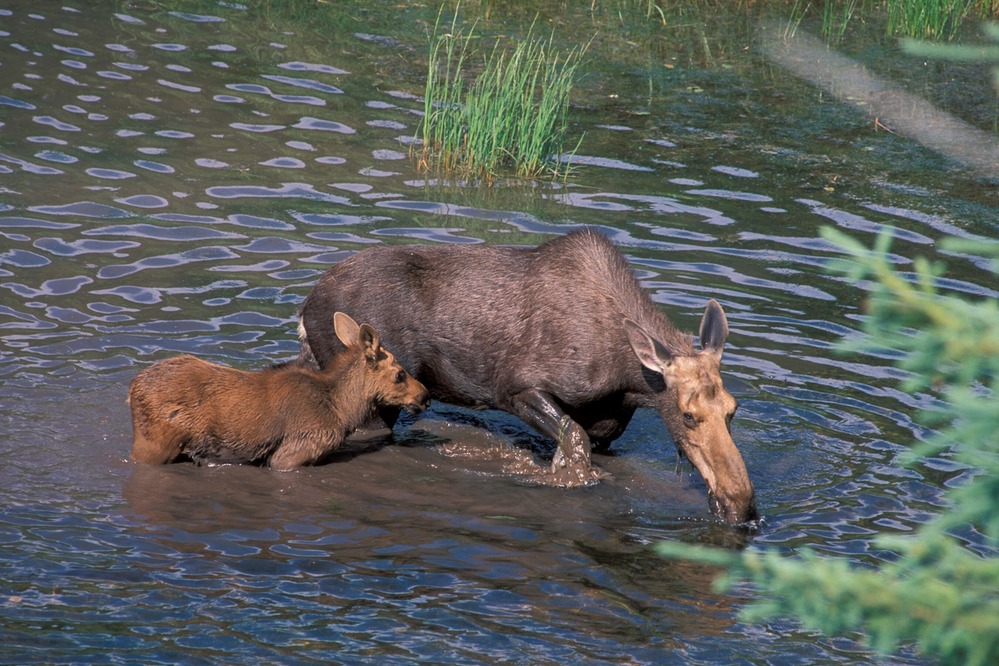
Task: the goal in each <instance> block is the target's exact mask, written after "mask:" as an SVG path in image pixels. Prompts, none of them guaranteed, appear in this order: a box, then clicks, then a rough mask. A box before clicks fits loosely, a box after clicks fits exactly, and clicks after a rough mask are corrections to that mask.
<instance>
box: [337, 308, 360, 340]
mask: <svg viewBox="0 0 999 666" xmlns="http://www.w3.org/2000/svg"><path fill="white" fill-rule="evenodd" d="M333 332H334V333H336V337H338V338H340V342H342V343H343V346H344V347H350V346H351V345H356V344H357V341H358V333H359V332H360V326H358V325H357V322H356V321H354V320H353V319H351V318H350V315H348V314H345V313H343V312H337V313H335V314H334V315H333Z"/></svg>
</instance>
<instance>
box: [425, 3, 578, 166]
mask: <svg viewBox="0 0 999 666" xmlns="http://www.w3.org/2000/svg"><path fill="white" fill-rule="evenodd" d="M439 27H440V25H439V24H438V26H437V28H435V30H434V34H433V35H432V36H431V50H430V64H429V68H428V72H427V85H426V92H425V96H424V116H423V122H422V123H421V126H420V129H419V130H418V133H419V134H420V135H421V138H422V139H423V144H422V146H421V147H420V148H419V151H420V152H419V158H418V164H419V167H420V168H421V169H422V170H424V171H426V172H430V173H435V174H437V175H439V176H443V177H470V178H479V179H483V180H486V181H492V180H493V179H494V178H495V177H496V176H497V175H499V174H500V172H501V171H502V170H504V169H506V168H509V169H511V170H512V171H513V173H514V174H516V175H517V176H519V177H521V178H536V177H539V176H541V175H542V174H545V173H547V174H549V175H551V176H552V177H558V176H559V175H560V174H562V173H563V171H564V168H563V165H562V162H561V161H560V159H559V158H560V156H561V155H562V153H563V152H564V149H565V139H566V133H567V122H566V113H567V111H568V106H569V95H570V92H571V91H572V87H573V83H574V80H575V76H576V71H577V68H578V67H579V64H580V61H581V58H582V56H583V53H584V52H585V46H584V47H577V48H574V49H572V50H571V51H569V53H568V54H567V55H565V56H560V54H559V53H558V51H557V50H556V49H555V47H554V44H553V41H554V35H551V36H549V37H548V39H536V38H535V36H534V26H532V27H531V29H530V30H529V31H528V34H527V36H526V37H525V38H524V39H523V40H521V41H520V42H518V43H517V45H516V46H515V47H514V48H513V50H512V51H509V52H508V51H506V50H504V49H502V48H501V47H500V43H499V41H497V42H496V43H495V44H494V46H493V48H492V50H491V51H490V52H489V53H488V54H485V55H484V56H483V55H480V54H477V53H476V52H475V49H474V48H473V43H474V40H475V34H474V27H473V28H471V29H469V30H467V31H464V30H461V29H459V28H458V26H457V18H455V20H454V21H452V23H451V26H450V28H451V29H450V30H449V31H448V32H446V33H444V34H441V33H440V30H439ZM480 57H481V58H482V64H481V66H480V68H475V69H479V73H478V75H477V76H475V77H474V80H472V76H471V70H472V69H473V68H472V67H471V66H470V63H471V62H472V60H473V59H475V60H476V61H477V60H478V58H480Z"/></svg>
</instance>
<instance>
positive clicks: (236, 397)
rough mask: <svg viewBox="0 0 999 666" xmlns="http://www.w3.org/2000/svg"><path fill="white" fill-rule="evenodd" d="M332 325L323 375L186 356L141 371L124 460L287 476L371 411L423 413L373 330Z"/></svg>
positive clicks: (417, 387)
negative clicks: (268, 470) (256, 467)
mask: <svg viewBox="0 0 999 666" xmlns="http://www.w3.org/2000/svg"><path fill="white" fill-rule="evenodd" d="M326 321H327V326H329V321H330V319H329V318H327V320H326ZM333 322H334V325H333V329H334V331H335V335H336V336H337V338H338V339H339V340H340V341H341V343H342V345H343V346H344V347H345V348H344V349H343V351H342V352H341V353H339V354H337V355H336V356H335V357H333V358H331V359H329V360H328V363H327V364H326V366H325V369H324V370H322V371H321V372H317V371H315V370H313V369H311V368H309V367H306V366H302V365H297V364H288V365H279V366H274V367H271V368H268V369H266V370H261V371H259V372H244V371H242V370H236V369H234V368H229V367H226V366H222V365H216V364H214V363H208V362H207V361H202V360H200V359H198V358H195V357H194V356H179V357H177V358H171V359H167V360H163V361H158V362H157V363H154V364H153V365H151V366H150V367H148V368H146V369H145V370H143V371H142V372H140V373H139V374H138V375H137V376H136V377H135V379H134V380H133V381H132V385H131V387H130V388H129V392H128V402H129V404H130V406H131V408H132V426H133V429H134V439H133V443H132V459H133V460H136V461H139V462H147V463H170V462H175V461H178V460H183V459H190V460H193V461H194V462H197V463H254V464H261V465H263V464H267V465H270V467H273V468H274V469H279V470H288V469H292V468H295V467H298V466H301V465H312V464H316V463H319V462H322V461H323V459H324V458H326V457H327V456H328V455H329V454H331V453H332V452H333V451H335V450H336V449H337V447H339V445H340V444H341V443H342V442H343V440H344V438H345V437H346V436H347V435H348V434H350V433H351V432H352V431H353V430H354V429H355V428H356V427H357V426H358V425H360V424H361V423H363V422H364V421H365V420H368V419H370V418H371V416H372V415H373V414H374V412H375V409H376V408H377V407H379V406H386V405H391V406H393V407H394V408H395V409H402V408H406V409H409V410H411V411H419V410H422V409H424V408H426V406H427V404H428V401H429V395H428V393H427V390H426V388H425V387H424V386H423V384H421V383H420V382H418V381H416V380H415V379H413V378H412V377H411V376H410V375H409V374H408V373H406V371H405V370H404V369H403V368H402V366H401V365H399V363H398V362H397V361H396V360H395V358H394V357H393V355H392V354H391V353H390V352H389V351H387V350H386V349H385V348H384V347H382V346H381V343H380V341H379V337H378V334H377V333H376V332H375V329H373V328H372V327H371V326H369V325H368V324H362V325H361V326H358V325H357V323H356V322H354V320H353V319H351V318H350V317H348V316H347V315H345V314H343V313H340V312H338V313H336V314H335V315H334V316H333ZM334 331H331V333H333V332H334Z"/></svg>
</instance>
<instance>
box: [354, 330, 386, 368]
mask: <svg viewBox="0 0 999 666" xmlns="http://www.w3.org/2000/svg"><path fill="white" fill-rule="evenodd" d="M358 339H359V340H360V343H361V349H362V350H363V351H364V358H366V359H368V361H369V362H370V363H374V362H375V361H377V360H378V350H379V349H381V348H382V345H381V341H380V340H379V339H378V332H377V331H375V329H374V328H372V327H371V325H370V324H361V328H360V330H359V331H358Z"/></svg>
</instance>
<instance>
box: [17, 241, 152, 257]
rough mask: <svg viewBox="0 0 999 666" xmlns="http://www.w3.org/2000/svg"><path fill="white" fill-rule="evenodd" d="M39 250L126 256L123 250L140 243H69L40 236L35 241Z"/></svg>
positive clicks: (65, 254) (137, 245)
mask: <svg viewBox="0 0 999 666" xmlns="http://www.w3.org/2000/svg"><path fill="white" fill-rule="evenodd" d="M34 246H35V247H37V248H38V249H39V250H45V251H46V252H48V253H49V254H54V255H56V256H57V257H75V256H79V255H83V254H95V253H97V254H113V255H115V256H117V257H123V256H126V255H125V254H124V253H122V250H128V249H131V248H135V247H139V244H138V243H133V242H125V241H101V240H90V239H85V240H77V241H73V242H71V243H67V242H66V241H64V240H61V239H59V238H39V239H38V240H36V241H35V242H34Z"/></svg>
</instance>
